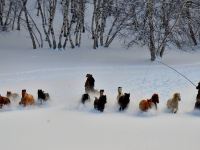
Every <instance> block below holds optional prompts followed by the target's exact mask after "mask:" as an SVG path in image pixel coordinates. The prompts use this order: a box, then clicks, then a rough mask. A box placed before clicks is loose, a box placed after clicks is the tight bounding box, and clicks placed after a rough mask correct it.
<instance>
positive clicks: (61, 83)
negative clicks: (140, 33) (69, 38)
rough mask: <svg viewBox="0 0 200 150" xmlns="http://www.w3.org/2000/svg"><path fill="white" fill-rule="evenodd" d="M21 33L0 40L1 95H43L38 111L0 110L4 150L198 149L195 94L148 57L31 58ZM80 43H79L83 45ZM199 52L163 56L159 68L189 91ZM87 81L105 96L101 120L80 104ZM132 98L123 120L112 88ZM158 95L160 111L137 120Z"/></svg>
mask: <svg viewBox="0 0 200 150" xmlns="http://www.w3.org/2000/svg"><path fill="white" fill-rule="evenodd" d="M29 40H30V39H29V38H28V37H27V36H24V35H23V34H22V33H20V32H14V33H1V34H0V94H1V95H5V94H6V91H7V90H11V91H13V92H17V93H19V94H20V93H21V90H22V89H27V91H28V93H31V94H33V95H34V97H35V98H37V89H41V88H42V89H43V90H45V91H46V92H49V94H50V97H51V100H50V102H48V103H47V104H45V105H43V106H39V105H36V106H32V107H28V108H23V107H20V106H18V105H17V102H12V104H11V106H8V107H4V108H3V109H2V110H0V141H1V142H0V143H1V144H0V145H1V149H2V150H44V149H46V150H67V149H69V150H122V149H124V150H134V149H135V150H153V149H154V150H169V149H171V150H189V149H190V150H196V149H199V139H200V134H199V131H200V112H195V111H194V110H193V108H194V103H195V98H196V94H197V90H196V89H195V87H194V86H193V85H192V84H190V82H188V81H187V80H185V79H184V78H183V77H181V76H180V75H178V74H177V73H176V72H174V71H173V70H171V69H169V68H167V67H166V66H163V65H162V64H160V63H159V62H157V61H156V62H153V63H152V62H150V60H149V52H148V50H147V49H146V48H145V47H144V48H140V47H134V48H131V49H128V50H127V49H124V48H119V45H115V44H116V43H115V44H113V45H112V47H111V48H108V49H105V48H99V49H97V50H93V49H91V47H89V46H88V47H87V46H83V47H82V48H76V49H73V50H72V49H66V50H50V49H37V50H32V49H31V47H30V41H29ZM83 42H84V41H83ZM199 58H200V51H196V52H192V53H191V52H190V53H189V52H182V51H179V50H175V51H173V50H167V51H166V53H165V56H164V58H163V59H162V60H159V61H162V62H164V63H166V64H168V65H170V66H172V67H174V68H175V69H177V70H178V71H179V72H181V73H183V74H184V75H185V76H187V77H188V78H189V79H191V80H192V82H194V83H195V84H197V83H198V82H199V81H200V59H199ZM87 73H91V74H93V76H94V78H95V80H96V82H95V88H96V89H104V90H105V94H106V95H107V101H108V103H107V104H106V108H105V112H103V113H99V112H96V111H94V109H93V100H94V99H93V97H92V100H91V102H89V103H87V104H86V105H82V104H80V98H81V95H82V94H83V93H84V82H85V79H86V78H85V75H86V74H87ZM118 86H122V87H123V91H124V92H130V93H131V102H130V105H129V108H128V110H127V111H125V112H122V113H120V112H118V111H117V109H118V107H117V104H116V97H117V87H118ZM175 92H180V93H181V98H182V100H181V102H180V105H179V111H178V113H177V114H170V113H168V112H167V111H166V101H167V99H169V98H170V97H171V96H172V95H173V93H175ZM153 93H158V94H159V96H160V103H159V105H158V108H159V109H158V111H153V110H152V111H149V112H147V113H142V112H140V111H139V108H138V104H139V101H140V100H141V99H145V98H150V97H151V95H152V94H153Z"/></svg>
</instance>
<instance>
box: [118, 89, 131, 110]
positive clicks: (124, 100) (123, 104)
mask: <svg viewBox="0 0 200 150" xmlns="http://www.w3.org/2000/svg"><path fill="white" fill-rule="evenodd" d="M129 102H130V93H124V95H123V96H120V97H119V101H118V104H119V106H120V107H119V111H123V110H125V109H126V108H127V107H128V104H129Z"/></svg>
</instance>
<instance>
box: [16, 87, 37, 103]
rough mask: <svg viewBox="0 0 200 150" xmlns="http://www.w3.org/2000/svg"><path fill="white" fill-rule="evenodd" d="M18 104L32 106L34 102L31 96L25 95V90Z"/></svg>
mask: <svg viewBox="0 0 200 150" xmlns="http://www.w3.org/2000/svg"><path fill="white" fill-rule="evenodd" d="M19 104H20V105H24V106H27V105H33V104H35V100H34V98H33V96H32V95H31V94H28V93H26V90H22V98H21V101H20V102H19Z"/></svg>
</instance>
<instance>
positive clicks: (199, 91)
mask: <svg viewBox="0 0 200 150" xmlns="http://www.w3.org/2000/svg"><path fill="white" fill-rule="evenodd" d="M196 89H197V90H198V94H197V97H196V100H197V101H200V82H199V84H198V86H197V87H196Z"/></svg>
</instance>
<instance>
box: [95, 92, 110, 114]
mask: <svg viewBox="0 0 200 150" xmlns="http://www.w3.org/2000/svg"><path fill="white" fill-rule="evenodd" d="M103 92H104V90H100V96H99V99H98V98H96V97H95V100H94V109H96V110H98V111H100V112H103V111H104V108H105V104H106V103H107V98H106V95H103Z"/></svg>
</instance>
